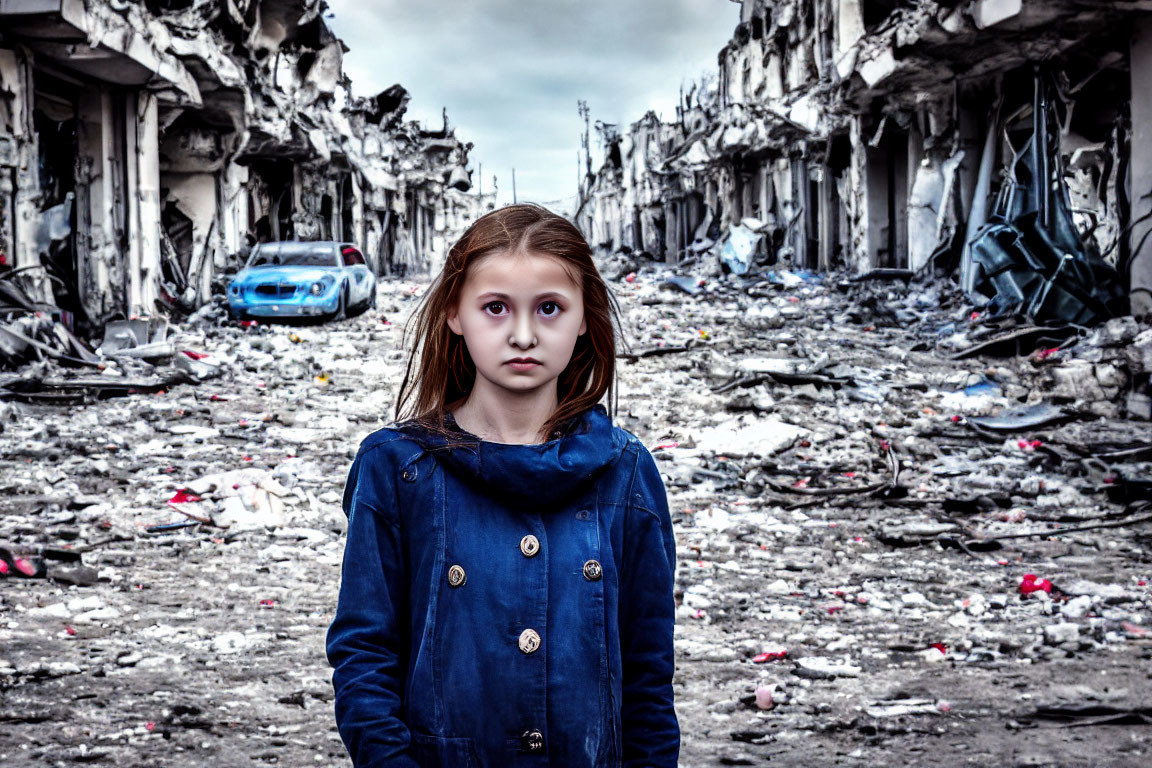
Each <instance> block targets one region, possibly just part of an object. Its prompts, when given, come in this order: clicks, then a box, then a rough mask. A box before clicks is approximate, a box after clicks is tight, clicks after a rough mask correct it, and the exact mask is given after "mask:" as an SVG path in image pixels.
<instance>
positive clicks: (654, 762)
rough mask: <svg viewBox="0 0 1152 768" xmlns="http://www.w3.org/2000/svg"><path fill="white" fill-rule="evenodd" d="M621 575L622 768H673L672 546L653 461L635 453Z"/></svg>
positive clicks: (676, 741)
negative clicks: (634, 471) (636, 455)
mask: <svg viewBox="0 0 1152 768" xmlns="http://www.w3.org/2000/svg"><path fill="white" fill-rule="evenodd" d="M627 514H628V522H627V529H626V531H625V540H624V562H623V565H622V567H621V569H620V604H619V610H620V646H621V654H622V657H623V658H622V662H623V675H624V679H623V681H622V694H623V701H622V702H621V717H622V720H623V733H622V742H623V752H624V754H623V758H624V766H625V768H664V766H667V767H668V768H675V766H676V762H677V758H678V755H679V752H680V725H679V723H678V722H677V719H676V710H675V708H674V706H673V692H672V675H673V673H674V671H675V668H676V664H675V651H674V648H673V644H672V631H673V626H674V623H675V620H676V600H675V597H674V596H673V592H674V589H675V575H676V542H675V540H674V538H673V534H672V518H671V515H670V514H669V512H668V495H667V492H666V491H665V490H664V481H663V479H662V478H661V477H660V471H659V470H658V469H657V468H656V461H655V459H653V458H652V454H651V453H649V452H648V449H646V448H644V447H643V446H640V455H639V457H638V460H637V466H636V473H635V476H634V478H633V482H632V489H631V492H630V495H629V505H628V512H627Z"/></svg>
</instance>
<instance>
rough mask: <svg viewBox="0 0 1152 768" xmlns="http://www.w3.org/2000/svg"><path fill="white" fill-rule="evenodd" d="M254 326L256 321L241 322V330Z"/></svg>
mask: <svg viewBox="0 0 1152 768" xmlns="http://www.w3.org/2000/svg"><path fill="white" fill-rule="evenodd" d="M254 325H256V321H255V320H241V321H240V327H241V328H251V327H252V326H254Z"/></svg>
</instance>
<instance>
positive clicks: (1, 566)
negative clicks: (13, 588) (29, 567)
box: [0, 560, 8, 576]
mask: <svg viewBox="0 0 1152 768" xmlns="http://www.w3.org/2000/svg"><path fill="white" fill-rule="evenodd" d="M7 575H8V563H6V562H4V561H3V560H0V576H7Z"/></svg>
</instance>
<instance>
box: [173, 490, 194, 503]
mask: <svg viewBox="0 0 1152 768" xmlns="http://www.w3.org/2000/svg"><path fill="white" fill-rule="evenodd" d="M200 500H201V499H200V497H199V496H197V495H196V494H194V493H192V492H191V491H189V490H188V489H187V488H181V489H180V490H178V491H176V495H174V496H173V497H172V498H170V499H168V503H169V504H188V503H190V502H193V501H200Z"/></svg>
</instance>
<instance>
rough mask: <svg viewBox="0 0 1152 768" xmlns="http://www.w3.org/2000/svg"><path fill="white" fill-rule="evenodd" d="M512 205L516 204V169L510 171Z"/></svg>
mask: <svg viewBox="0 0 1152 768" xmlns="http://www.w3.org/2000/svg"><path fill="white" fill-rule="evenodd" d="M512 204H513V205H515V204H516V169H515V168H513V169H512Z"/></svg>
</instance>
